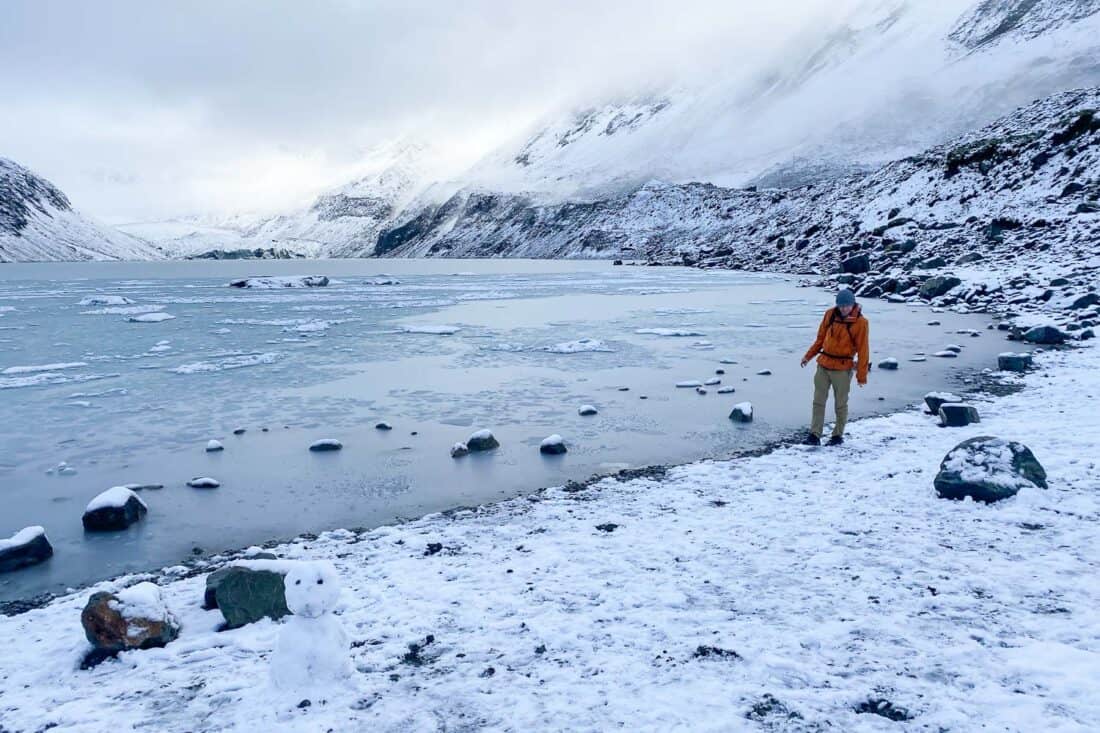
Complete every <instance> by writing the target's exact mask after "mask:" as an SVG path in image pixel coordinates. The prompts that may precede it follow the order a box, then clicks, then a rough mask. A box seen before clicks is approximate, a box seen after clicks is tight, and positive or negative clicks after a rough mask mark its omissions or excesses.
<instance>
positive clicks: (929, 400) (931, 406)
mask: <svg viewBox="0 0 1100 733" xmlns="http://www.w3.org/2000/svg"><path fill="white" fill-rule="evenodd" d="M962 401H963V398H962V397H959V396H958V395H957V394H954V393H953V392H929V393H928V394H926V395H925V396H924V404H926V405H927V406H928V411H929V412H930V413H932V414H933V415H936V414H938V413H939V411H940V407H941V406H942V405H944V404H945V403H949V402H950V403H954V402H962Z"/></svg>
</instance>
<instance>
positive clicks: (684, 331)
mask: <svg viewBox="0 0 1100 733" xmlns="http://www.w3.org/2000/svg"><path fill="white" fill-rule="evenodd" d="M634 333H636V334H639V335H641V336H666V337H670V338H685V337H688V336H705V335H706V334H704V333H701V332H699V331H694V330H692V329H689V328H639V329H637V330H635V331H634Z"/></svg>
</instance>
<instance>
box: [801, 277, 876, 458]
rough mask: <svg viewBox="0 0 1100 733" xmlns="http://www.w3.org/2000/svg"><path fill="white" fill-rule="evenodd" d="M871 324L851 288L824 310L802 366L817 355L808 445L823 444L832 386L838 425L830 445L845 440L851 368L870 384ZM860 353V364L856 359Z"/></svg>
mask: <svg viewBox="0 0 1100 733" xmlns="http://www.w3.org/2000/svg"><path fill="white" fill-rule="evenodd" d="M869 334H870V324H869V323H868V322H867V319H866V318H864V317H863V313H862V312H861V310H860V307H859V305H857V304H856V296H855V294H853V293H852V291H851V290H841V291H840V292H839V293H837V295H836V307H835V308H830V309H829V310H827V311H825V317H824V318H822V319H821V326H820V327H818V329H817V340H815V341H814V345H813V346H811V347H810V350H809V351H807V352H806V355H805V356H804V357H802V366H803V367H804V366H806V365H807V364H808V363H809V362H810V359H812V358H814V356H817V372H816V373H815V374H814V410H813V419H812V421H811V423H810V434H809V435H808V436H806V444H807V445H821V433H822V431H824V429H825V403H826V402H827V401H828V399H829V388H830V387H831V388H832V390H833V402H834V405H835V407H836V425H835V426H834V427H833V435H832V437H831V438H829V445H840V444H841V443H843V442H844V426H845V425H846V424H847V422H848V393H849V392H850V391H851V389H852V370H855V372H856V381H857V382H859V386H860V387H862V386H864V385H865V384H867V370H868V369H869V368H870V366H871V349H870V346H869V345H868V337H869ZM856 354H859V362H858V365H857V363H856V361H855V356H856Z"/></svg>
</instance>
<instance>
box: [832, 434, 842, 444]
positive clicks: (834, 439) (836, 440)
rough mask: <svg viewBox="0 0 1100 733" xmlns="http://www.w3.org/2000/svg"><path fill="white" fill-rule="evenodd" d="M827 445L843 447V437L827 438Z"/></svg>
mask: <svg viewBox="0 0 1100 733" xmlns="http://www.w3.org/2000/svg"><path fill="white" fill-rule="evenodd" d="M829 445H844V436H843V435H834V436H833V437H831V438H829Z"/></svg>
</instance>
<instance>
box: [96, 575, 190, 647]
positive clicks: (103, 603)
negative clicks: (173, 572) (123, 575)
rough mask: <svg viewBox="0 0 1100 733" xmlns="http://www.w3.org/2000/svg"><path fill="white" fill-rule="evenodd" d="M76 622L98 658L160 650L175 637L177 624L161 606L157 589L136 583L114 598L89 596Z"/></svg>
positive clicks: (177, 628)
mask: <svg viewBox="0 0 1100 733" xmlns="http://www.w3.org/2000/svg"><path fill="white" fill-rule="evenodd" d="M134 591H137V593H136V594H135V593H134ZM120 596H122V597H121V598H120ZM151 600H153V601H154V603H150V602H149V601H151ZM80 622H81V624H83V626H84V635H85V636H87V637H88V641H89V642H91V643H92V646H94V647H95V651H96V652H97V653H98V655H100V656H104V655H113V654H117V653H118V652H122V651H128V650H131V649H152V648H154V647H162V646H164V645H166V644H168V643H169V642H171V641H173V640H175V639H176V637H178V636H179V623H178V622H177V621H176V619H175V617H174V616H173V615H172V614H171V613H169V611H168V609H167V608H165V607H164V605H163V603H162V602H161V601H160V589H159V588H157V587H156V586H155V585H153V584H152V583H140V584H139V585H137V586H135V587H134V588H127V589H126V590H124V591H120V592H119V595H117V596H116V595H115V594H114V593H102V592H101V593H93V594H92V597H91V598H89V599H88V603H87V605H85V606H84V610H83V611H82V612H81V614H80Z"/></svg>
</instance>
